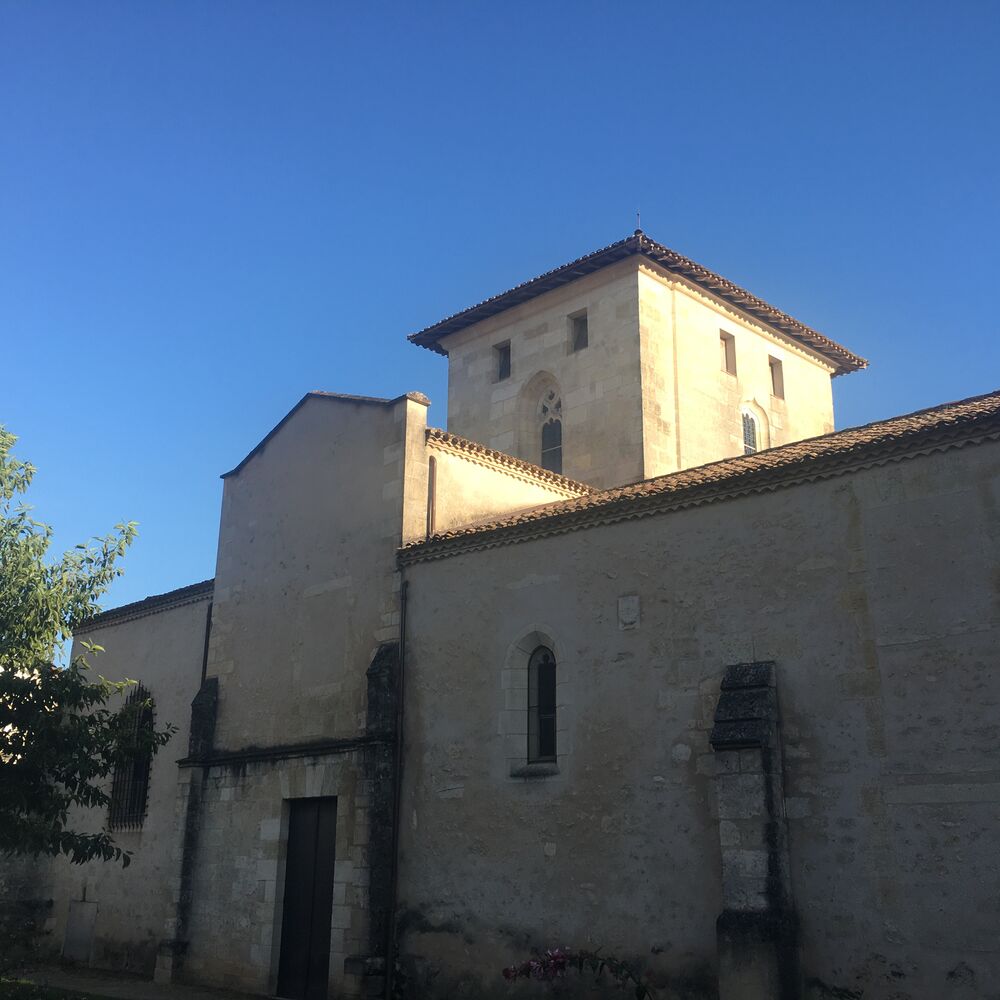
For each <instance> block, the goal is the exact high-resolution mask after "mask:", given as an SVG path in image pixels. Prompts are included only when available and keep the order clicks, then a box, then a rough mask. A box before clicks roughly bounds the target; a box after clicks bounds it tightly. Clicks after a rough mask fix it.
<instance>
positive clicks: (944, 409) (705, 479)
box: [399, 390, 1000, 565]
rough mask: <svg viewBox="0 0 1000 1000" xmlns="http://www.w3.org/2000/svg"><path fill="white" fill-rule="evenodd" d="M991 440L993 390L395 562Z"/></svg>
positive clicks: (503, 526)
mask: <svg viewBox="0 0 1000 1000" xmlns="http://www.w3.org/2000/svg"><path fill="white" fill-rule="evenodd" d="M998 438H1000V390H997V391H996V392H992V393H988V394H986V395H984V396H974V397H972V398H971V399H963V400H961V401H959V402H955V403H944V404H942V405H941V406H935V407H932V408H930V409H927V410H918V411H917V412H916V413H909V414H906V415H905V416H901V417H893V418H892V419H890V420H881V421H878V422H877V423H872V424H865V425H864V426H863V427H853V428H850V429H849V430H844V431H836V432H834V433H832V434H824V435H822V436H821V437H815V438H809V439H807V440H805V441H796V442H794V443H793V444H787V445H784V446H782V447H780V448H770V449H767V450H765V451H760V452H758V453H757V454H756V455H745V456H741V457H739V458H729V459H725V460H724V461H721V462H713V463H711V464H710V465H702V466H699V467H698V468H695V469H685V470H683V471H682V472H674V473H671V474H669V475H666V476H660V477H658V478H656V479H647V480H644V481H643V482H640V483H635V484H633V485H632V486H622V487H619V488H617V489H611V490H602V491H600V492H596V493H591V494H589V495H587V496H585V497H580V498H578V499H573V500H560V501H558V502H556V503H550V504H545V505H543V506H540V507H535V508H533V509H532V510H530V511H522V512H521V513H518V514H514V515H512V516H510V517H508V518H505V519H502V520H497V521H494V522H491V523H488V524H479V525H475V526H470V527H468V528H460V529H456V530H454V531H450V532H444V533H442V534H439V535H434V536H433V537H431V538H429V539H427V540H426V541H422V542H413V543H411V544H409V545H407V546H404V547H403V548H402V549H400V551H399V562H400V563H401V564H402V565H406V564H408V563H415V562H422V561H425V560H429V559H443V558H446V557H448V556H451V555H457V554H459V553H461V552H469V551H474V550H477V549H486V548H495V547H497V546H500V545H510V544H514V543H516V542H522V541H528V540H530V539H533V538H540V537H543V536H545V535H556V534H564V533H566V532H569V531H578V530H580V529H582V528H588V527H592V526H594V525H598V524H610V523H613V522H615V521H622V520H629V519H633V518H638V517H646V516H649V515H652V514H658V513H663V512H666V511H671V510H680V509H683V508H685V507H695V506H699V505H701V504H705V503H713V502H716V501H719V500H728V499H732V498H734V497H739V496H745V495H747V494H752V493H763V492H768V491H773V490H776V489H780V488H783V487H787V486H795V485H798V484H800V483H806V482H813V481H816V480H820V479H827V478H831V477H833V476H840V475H844V474H846V473H849V472H853V471H856V470H858V469H863V468H869V467H871V466H875V465H882V464H884V463H887V462H895V461H900V460H902V459H904V458H909V457H914V456H916V455H920V454H927V453H929V452H932V451H938V450H943V449H946V448H952V447H961V446H963V445H965V444H969V443H978V442H979V441H982V440H987V439H993V440H996V439H998Z"/></svg>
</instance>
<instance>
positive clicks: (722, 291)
mask: <svg viewBox="0 0 1000 1000" xmlns="http://www.w3.org/2000/svg"><path fill="white" fill-rule="evenodd" d="M635 255H640V256H642V257H645V258H646V259H647V260H650V261H653V262H654V263H656V264H659V265H660V266H661V267H663V268H665V269H666V270H667V271H670V272H672V273H674V274H678V275H680V276H681V277H683V278H686V279H687V280H688V281H691V282H693V283H694V284H696V285H698V286H699V287H701V288H703V289H705V290H706V291H708V292H711V293H712V294H714V295H717V296H718V297H719V298H720V299H722V300H723V301H725V302H727V303H729V304H730V305H732V306H735V307H736V308H737V309H739V310H740V311H741V312H743V313H746V314H747V315H748V316H751V317H753V318H754V319H756V320H758V321H759V322H762V323H766V324H767V325H768V326H770V327H772V328H774V329H776V330H780V331H781V332H782V333H784V334H786V335H787V336H789V337H791V338H792V339H793V340H795V341H797V342H798V343H800V344H803V345H804V346H805V347H808V348H810V349H812V350H813V351H815V352H816V353H817V354H819V355H821V356H822V357H824V358H825V359H826V360H827V361H829V362H830V363H831V364H832V365H833V366H834V369H835V374H837V375H843V374H845V373H846V372H852V371H857V370H858V369H859V368H865V367H867V365H868V362H867V361H866V360H865V359H864V358H862V357H859V356H858V355H857V354H854V353H852V352H851V351H849V350H848V349H847V348H846V347H842V346H841V345H840V344H838V343H836V342H835V341H833V340H830V338H829V337H826V336H824V335H823V334H822V333H819V332H818V331H817V330H813V329H812V328H811V327H808V326H806V325H805V324H804V323H801V322H799V320H797V319H793V318H792V317H791V316H789V315H788V314H787V313H784V312H782V311H781V310H780V309H777V308H775V307H774V306H772V305H770V304H769V303H767V302H765V301H764V300H763V299H760V298H758V297H757V296H756V295H753V294H751V293H750V292H748V291H747V290H746V289H744V288H740V286H739V285H736V284H734V283H733V282H731V281H729V280H728V279H727V278H723V277H722V276H721V275H719V274H716V273H715V272H714V271H710V270H709V269H708V268H707V267H703V266H702V265H701V264H697V263H695V262H694V261H693V260H690V259H689V258H687V257H685V256H683V255H682V254H679V253H677V251H676V250H671V249H670V248H669V247H665V246H663V244H661V243H657V242H656V241H655V240H651V239H650V238H649V237H648V236H647V235H646V234H645V233H643V232H642V231H641V230H639V229H637V230H636V231H635V232H634V233H633V234H632V235H631V236H627V237H626V238H625V239H623V240H619V241H618V242H617V243H612V244H611V245H610V246H606V247H604V248H603V249H601V250H595V251H594V252H593V253H590V254H587V255H586V256H585V257H580V258H578V259H577V260H574V261H570V263H568V264H563V266H562V267H557V268H555V269H554V270H552V271H546V272H545V273H544V274H540V275H539V276H538V277H537V278H532V279H531V280H530V281H525V282H523V283H522V284H520V285H516V286H515V287H514V288H511V289H509V290H508V291H506V292H502V293H501V294H499V295H494V296H492V297H491V298H488V299H485V300H484V301H482V302H480V303H479V304H478V305H474V306H471V307H470V308H468V309H463V310H462V311H461V312H458V313H455V314H454V315H453V316H449V317H447V318H446V319H443V320H441V321H440V322H438V323H435V324H434V325H433V326H429V327H426V328H425V329H423V330H420V331H419V332H418V333H414V334H411V335H410V337H409V338H408V339H409V340H410V342H411V343H414V344H417V345H419V346H420V347H426V348H428V349H430V350H432V351H436V352H437V353H438V354H447V353H448V352H447V351H446V350H445V349H444V348H443V347H442V346H441V339H442V338H443V337H447V336H448V335H449V334H451V333H457V332H458V331H459V330H464V329H465V328H466V327H469V326H472V325H473V324H474V323H478V322H480V321H481V320H484V319H487V318H489V317H490V316H496V315H497V314H498V313H501V312H503V311H504V310H506V309H511V308H513V307H514V306H516V305H520V304H521V303H522V302H527V301H529V300H530V299H533V298H536V297H537V296H539V295H542V294H544V293H545V292H549V291H551V290H552V289H554V288H560V287H561V286H563V285H567V284H569V283H570V282H571V281H575V280H576V279H577V278H582V277H584V276H585V275H588V274H593V273H594V272H595V271H599V270H600V269H601V268H604V267H608V266H609V265H610V264H614V263H616V262H617V261H620V260H624V259H625V258H626V257H632V256H635Z"/></svg>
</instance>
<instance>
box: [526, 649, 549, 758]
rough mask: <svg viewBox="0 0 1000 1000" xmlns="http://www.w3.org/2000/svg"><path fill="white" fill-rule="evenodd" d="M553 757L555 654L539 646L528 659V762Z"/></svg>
mask: <svg viewBox="0 0 1000 1000" xmlns="http://www.w3.org/2000/svg"><path fill="white" fill-rule="evenodd" d="M555 759H556V658H555V656H554V655H553V653H552V650H551V649H549V648H548V646H539V647H537V648H536V649H535V651H534V652H533V653H532V654H531V659H529V660H528V763H529V764H534V763H539V762H544V761H555Z"/></svg>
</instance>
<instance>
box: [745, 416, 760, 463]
mask: <svg viewBox="0 0 1000 1000" xmlns="http://www.w3.org/2000/svg"><path fill="white" fill-rule="evenodd" d="M756 453H757V421H756V420H754V418H753V417H752V416H751V415H750V414H749V413H744V414H743V454H744V455H754V454H756Z"/></svg>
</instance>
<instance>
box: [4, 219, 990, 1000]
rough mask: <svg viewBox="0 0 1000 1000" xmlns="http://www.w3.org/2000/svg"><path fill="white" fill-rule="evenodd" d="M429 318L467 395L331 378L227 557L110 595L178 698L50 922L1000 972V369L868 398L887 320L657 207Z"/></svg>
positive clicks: (926, 974)
mask: <svg viewBox="0 0 1000 1000" xmlns="http://www.w3.org/2000/svg"><path fill="white" fill-rule="evenodd" d="M410 339H411V340H412V341H413V342H414V343H416V344H417V345H419V346H422V347H425V348H429V349H431V350H434V351H436V352H438V353H440V354H442V355H444V356H446V357H447V361H448V365H449V389H448V428H447V430H437V429H434V428H429V427H428V426H427V421H426V408H427V404H428V400H427V399H426V398H425V397H423V396H421V395H420V394H419V393H412V394H408V395H405V396H402V397H399V398H397V399H391V400H386V399H374V398H368V397H355V396H342V395H334V394H326V393H318V392H316V393H309V394H307V395H306V396H305V397H304V398H303V399H302V400H301V401H300V402H299V403H298V404H297V405H296V406H295V407H294V408H293V409H292V411H291V412H290V413H289V414H287V415H286V416H285V417H284V418H283V419H282V421H281V422H280V423H279V424H278V425H277V426H276V427H275V428H274V430H273V431H272V432H271V433H270V434H269V435H268V436H267V437H266V438H265V439H264V440H263V441H262V442H261V443H260V444H259V445H258V446H257V447H256V448H255V449H254V450H253V451H252V452H251V453H250V454H249V455H248V456H247V457H246V458H245V459H243V461H242V462H240V463H239V465H237V466H236V467H235V468H234V469H233V470H232V471H231V472H229V473H227V474H226V475H225V477H224V481H225V486H224V495H223V504H222V514H221V521H220V531H219V549H218V559H217V568H216V575H215V577H214V579H213V580H209V581H205V582H204V583H200V584H195V585H193V586H190V587H185V588H182V589H181V590H178V591H173V592H171V593H169V594H164V595H160V596H158V597H154V598H149V599H147V600H146V601H142V602H139V603H137V604H134V605H129V606H126V607H123V608H119V609H115V610H112V611H109V612H107V613H105V614H103V615H101V616H99V617H98V618H96V619H94V620H92V621H91V622H89V623H87V624H86V625H85V627H84V628H83V629H81V630H80V638H81V639H82V638H86V639H89V640H91V641H95V642H98V643H100V644H101V645H103V646H104V647H106V649H107V653H106V654H105V655H104V656H103V657H102V660H101V670H102V672H104V673H107V674H109V675H116V674H122V675H127V676H129V677H133V678H136V679H137V680H139V681H140V682H141V683H142V685H143V686H144V688H145V689H146V690H147V691H148V692H149V694H150V695H151V697H152V698H153V699H154V702H155V707H156V718H157V721H158V722H160V723H162V722H171V723H172V724H174V725H175V726H177V728H178V732H177V734H176V735H175V737H174V739H173V740H172V742H171V743H170V744H169V745H168V747H167V748H166V750H165V751H164V752H162V753H161V754H160V755H159V756H157V757H156V758H155V759H154V760H153V762H152V767H151V769H150V771H149V774H148V781H146V782H145V783H144V784H143V787H141V788H131V787H130V789H129V793H130V794H131V798H130V799H128V802H127V804H126V806H125V807H124V812H119V813H118V814H117V815H118V824H117V825H118V832H117V836H118V839H119V841H120V842H121V844H122V845H123V846H124V847H126V848H128V849H130V850H132V851H133V852H134V860H133V863H132V865H131V866H130V867H129V868H128V869H125V870H121V869H120V868H115V867H113V866H110V865H96V864H95V865H88V866H83V867H73V866H70V865H68V864H66V863H64V862H63V861H61V860H56V861H54V862H49V861H46V862H40V863H38V864H37V865H36V866H34V867H33V868H31V869H30V871H29V872H28V874H27V875H25V871H24V869H23V867H22V868H20V869H18V870H17V872H18V873H19V875H20V877H19V878H15V869H14V868H13V867H11V868H10V869H9V870H8V872H7V875H6V883H5V884H6V887H7V889H6V891H7V895H8V896H9V897H10V896H15V895H20V896H21V897H23V896H25V895H28V896H31V897H32V898H33V899H35V900H36V901H38V902H41V903H43V904H46V905H48V904H49V903H50V904H51V905H50V907H49V909H48V910H47V911H46V912H47V914H48V915H47V920H46V923H47V929H48V930H49V931H50V934H49V935H48V936H47V938H46V941H47V942H48V945H49V946H50V947H52V948H53V949H55V950H57V951H60V952H61V953H62V954H63V955H64V956H65V957H67V958H69V959H71V960H75V961H80V962H86V963H90V964H93V965H98V966H107V967H118V968H126V969H129V970H131V971H136V972H142V973H145V974H147V975H154V974H155V976H156V978H157V979H159V980H161V981H171V980H173V981H179V982H192V983H200V984H208V985H214V986H226V987H230V988H237V989H241V990H245V991H248V992H253V993H259V994H269V995H278V996H282V997H292V998H300V997H301V998H312V997H326V996H327V995H329V996H334V997H358V996H381V995H386V994H387V993H390V992H391V991H395V992H396V993H397V995H400V994H401V995H409V996H415V997H460V996H467V997H506V996H511V995H513V996H517V995H528V994H529V993H530V994H532V995H533V994H534V993H535V992H537V989H534V990H533V989H532V986H534V984H522V985H521V986H514V987H511V986H509V985H508V984H506V983H505V982H504V981H503V979H502V977H501V976H500V970H501V969H502V968H503V967H504V966H506V965H509V964H511V963H512V962H514V961H517V960H519V959H521V958H524V957H526V956H527V955H528V954H529V953H530V952H531V949H532V948H539V947H542V948H544V947H555V946H567V947H575V948H589V949H593V950H597V949H600V950H601V951H602V952H603V953H605V954H611V955H615V956H618V957H620V958H623V959H626V960H628V961H630V962H631V963H633V964H634V965H635V966H636V967H637V968H639V969H641V970H643V971H644V973H645V974H646V975H647V976H648V978H649V981H650V982H651V983H652V984H653V985H654V987H655V988H656V989H657V991H658V995H659V996H661V997H670V998H674V997H676V998H682V997H683V998H709V997H712V998H714V997H721V998H723V1000H751V998H765V997H781V998H785V1000H790V998H793V997H809V998H813V1000H823V998H829V997H855V998H857V997H862V996H863V997H864V998H866V1000H869V998H884V1000H890V998H892V1000H903V998H913V1000H917V998H929V997H945V996H956V997H961V996H970V997H972V996H981V997H986V996H994V995H1000V994H998V987H997V986H996V984H997V982H998V981H1000V954H998V953H1000V930H998V929H1000V909H998V902H997V901H998V899H1000V891H998V890H1000V871H998V860H997V859H998V857H1000V850H998V848H1000V837H998V833H997V831H998V829H1000V825H998V821H1000V756H998V750H997V747H998V740H1000V723H998V718H1000V713H998V709H1000V681H998V677H997V670H996V650H997V645H998V643H997V639H998V628H1000V596H998V595H1000V533H998V530H997V529H998V516H997V515H998V510H1000V445H998V439H1000V394H992V395H987V396H981V397H976V398H972V399H968V400H963V401H960V402H956V403H949V404H944V405H942V406H939V407H935V408H933V409H930V410H924V411H921V412H919V413H914V414H909V415H906V416H901V417H897V418H893V419H890V420H886V421H882V422H880V423H875V424H870V425H867V426H865V427H860V428H854V429H850V430H845V431H839V432H835V431H834V430H833V428H834V418H833V403H832V393H831V384H830V383H831V379H832V378H833V377H836V376H839V375H843V374H848V373H850V372H851V371H854V370H857V369H858V368H861V367H863V366H864V364H865V362H864V361H863V359H861V358H860V357H858V356H857V355H855V354H853V353H851V352H850V351H848V350H847V349H845V348H843V347H841V346H840V345H838V344H836V343H834V342H833V341H831V340H829V339H828V338H826V337H824V336H823V335H821V334H820V333H818V332H816V331H814V330H812V329H811V328H809V327H807V326H805V325H804V324H802V323H800V322H798V321H797V320H795V319H793V318H792V317H790V316H788V315H786V314H784V313H783V312H781V311H779V310H778V309H776V308H774V307H773V306H770V305H768V304H767V303H765V302H763V301H762V300H760V299H758V298H756V297H755V296H753V295H752V294H750V293H749V292H747V291H745V290H743V289H741V288H739V287H737V286H735V285H733V284H732V283H731V282H729V281H727V280H726V279H724V278H722V277H720V276H719V275H716V274H714V273H713V272H711V271H709V270H708V269H706V268H704V267H702V266H700V265H698V264H696V263H694V262H693V261H690V260H688V259H687V258H684V257H682V256H680V255H679V254H676V253H675V252H673V251H671V250H669V249H668V248H666V247H663V246H661V245H660V244H658V243H656V242H654V241H652V240H651V239H649V238H648V237H647V236H645V235H644V234H642V233H640V232H636V233H635V234H633V235H632V236H630V237H628V238H627V239H625V240H622V241H620V242H618V243H615V244H612V245H611V246H610V247H607V248H605V249H603V250H600V251H597V252H596V253H593V254H590V255H588V256H586V257H583V258H580V259H579V260H577V261H574V262H572V263H571V264H567V265H565V266H564V267H561V268H558V269H556V270H555V271H552V272H549V273H548V274H545V275H542V276H540V277H539V278H536V279H533V280H531V281H529V282H526V283H525V284H523V285H520V286H518V287H517V288H515V289H512V290H511V291H508V292H506V293H503V294H501V295H498V296H496V297H495V298H492V299H489V300H487V301H486V302H483V303H481V304H480V305H478V306H474V307H472V308H471V309H467V310H465V311H463V312H461V313H458V314H456V315H455V316H452V317H450V318H448V319H446V320H443V321H442V322H441V323H438V324H436V325H435V326H433V327H430V328H428V329H427V330H424V331H421V332H420V333H418V334H415V335H413V336H412V337H411V338H410ZM130 780H131V781H132V782H133V785H134V784H135V779H134V776H133V777H132V778H130ZM116 788H117V786H116ZM116 794H117V792H116ZM81 821H82V822H89V823H92V824H94V825H95V826H96V827H100V826H102V825H104V824H105V823H107V822H108V817H106V816H89V817H83V818H81Z"/></svg>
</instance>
